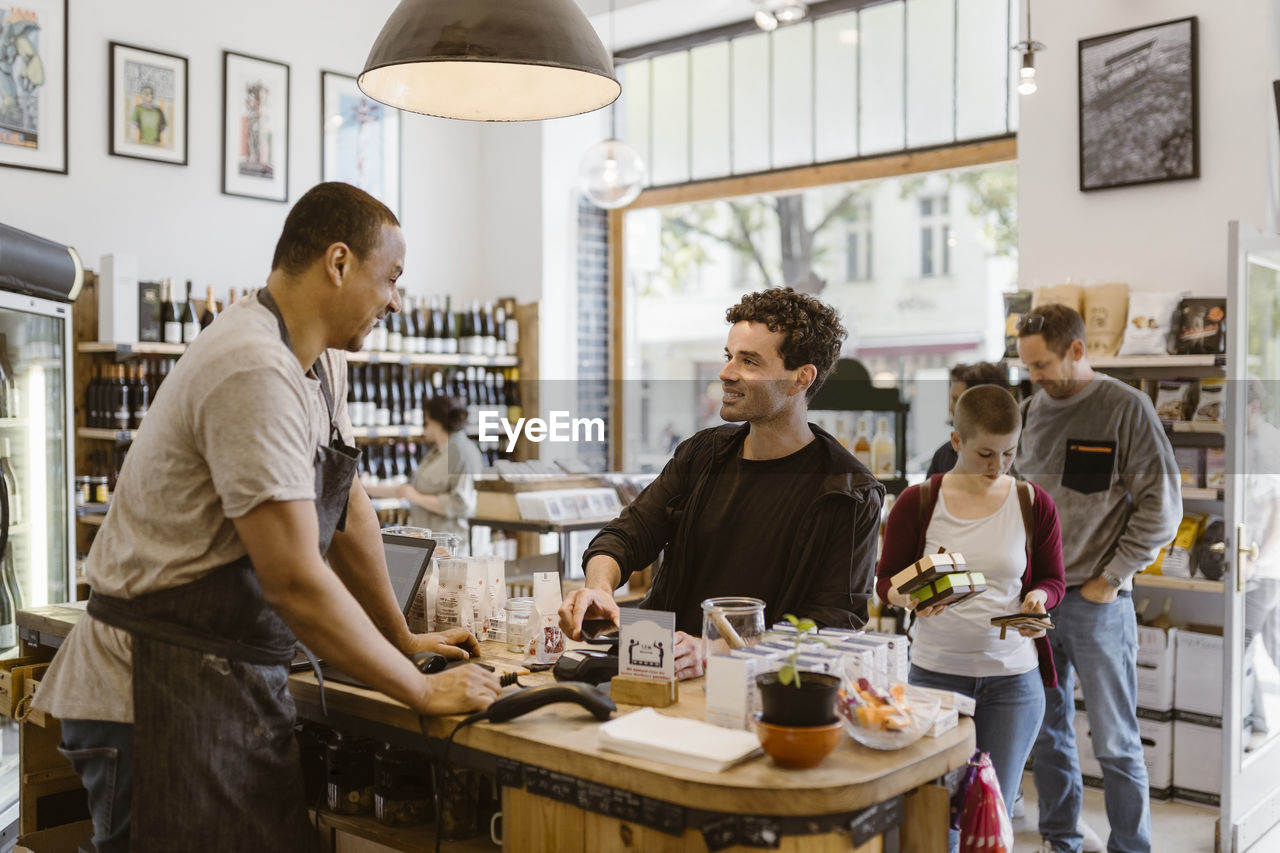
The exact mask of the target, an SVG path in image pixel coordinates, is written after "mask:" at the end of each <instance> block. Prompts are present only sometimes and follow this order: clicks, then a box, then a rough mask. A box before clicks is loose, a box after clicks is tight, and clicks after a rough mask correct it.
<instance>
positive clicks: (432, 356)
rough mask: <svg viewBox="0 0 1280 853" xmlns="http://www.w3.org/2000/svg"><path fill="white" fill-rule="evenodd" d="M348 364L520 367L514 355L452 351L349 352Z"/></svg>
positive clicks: (518, 360)
mask: <svg viewBox="0 0 1280 853" xmlns="http://www.w3.org/2000/svg"><path fill="white" fill-rule="evenodd" d="M347 364H418V365H428V366H432V367H519V366H520V359H519V358H517V357H516V356H514V355H459V354H451V353H439V354H436V353H402V352H349V353H347Z"/></svg>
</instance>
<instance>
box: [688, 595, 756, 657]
mask: <svg viewBox="0 0 1280 853" xmlns="http://www.w3.org/2000/svg"><path fill="white" fill-rule="evenodd" d="M763 633H764V602H763V601H761V600H760V599H758V598H743V597H725V598H708V599H707V600H705V601H703V602H702V659H703V660H706V659H707V657H708V656H709V655H723V654H728V653H729V652H730V651H731V650H732V649H738V648H742V647H744V646H754V645H755V644H756V643H757V642H759V640H760V636H761V635H762V634H763Z"/></svg>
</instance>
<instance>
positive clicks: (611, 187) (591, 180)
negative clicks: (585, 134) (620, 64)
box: [578, 0, 646, 210]
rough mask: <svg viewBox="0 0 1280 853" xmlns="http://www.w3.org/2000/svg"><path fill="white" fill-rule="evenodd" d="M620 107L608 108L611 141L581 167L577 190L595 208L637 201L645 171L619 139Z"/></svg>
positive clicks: (594, 148) (589, 151)
mask: <svg viewBox="0 0 1280 853" xmlns="http://www.w3.org/2000/svg"><path fill="white" fill-rule="evenodd" d="M613 11H614V10H613V0H610V2H609V47H610V53H612V48H613ZM617 110H618V105H617V104H616V103H615V104H614V105H613V106H612V107H610V108H609V138H608V139H606V140H604V141H603V142H597V143H596V144H595V145H593V146H591V147H590V148H588V149H587V152H586V153H585V154H583V155H582V161H581V162H580V163H579V164H578V187H579V189H581V190H582V194H583V195H585V196H586V197H587V199H588V200H589V201H590V202H591V203H592V204H594V205H595V206H596V207H603V208H604V209H605V210H614V209H616V208H619V207H626V206H627V205H628V204H631V202H633V201H635V200H636V196H638V195H640V190H642V189H644V182H645V178H646V172H645V168H644V160H643V159H642V158H641V157H640V153H639V152H638V151H636V150H635V149H634V148H632V147H631V146H630V145H628V144H627V143H625V142H623V141H622V140H620V139H618V113H617Z"/></svg>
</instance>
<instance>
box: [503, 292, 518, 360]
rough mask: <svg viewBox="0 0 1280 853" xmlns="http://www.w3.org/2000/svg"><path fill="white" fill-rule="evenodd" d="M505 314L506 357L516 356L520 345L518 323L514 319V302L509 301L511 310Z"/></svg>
mask: <svg viewBox="0 0 1280 853" xmlns="http://www.w3.org/2000/svg"><path fill="white" fill-rule="evenodd" d="M506 314H507V355H516V354H517V353H518V352H519V350H518V346H519V344H520V321H519V320H517V319H516V306H515V300H511V308H510V310H509V311H507V312H506Z"/></svg>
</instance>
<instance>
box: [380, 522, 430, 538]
mask: <svg viewBox="0 0 1280 853" xmlns="http://www.w3.org/2000/svg"><path fill="white" fill-rule="evenodd" d="M382 532H383V533H390V534H392V535H394V536H412V537H413V538H414V539H430V538H431V531H430V530H429V529H428V528H426V527H411V526H409V525H407V524H393V525H391V526H390V527H384V528H382Z"/></svg>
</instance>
